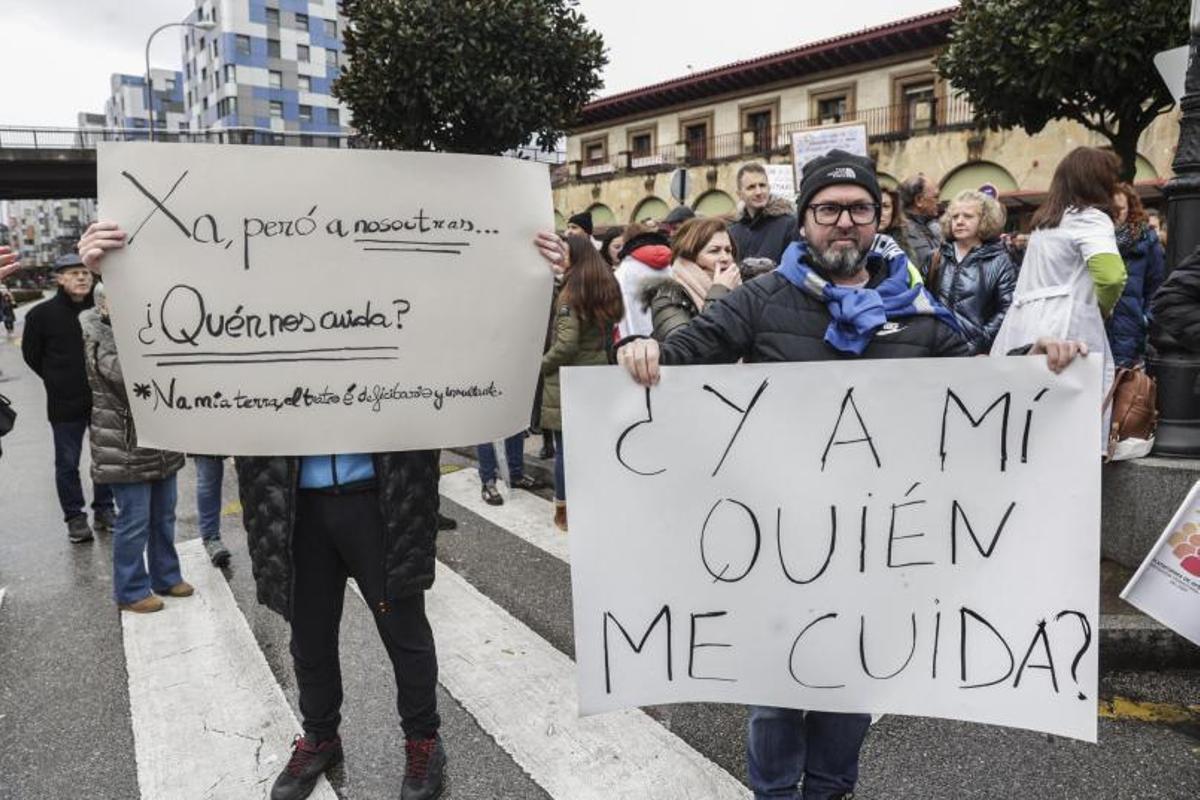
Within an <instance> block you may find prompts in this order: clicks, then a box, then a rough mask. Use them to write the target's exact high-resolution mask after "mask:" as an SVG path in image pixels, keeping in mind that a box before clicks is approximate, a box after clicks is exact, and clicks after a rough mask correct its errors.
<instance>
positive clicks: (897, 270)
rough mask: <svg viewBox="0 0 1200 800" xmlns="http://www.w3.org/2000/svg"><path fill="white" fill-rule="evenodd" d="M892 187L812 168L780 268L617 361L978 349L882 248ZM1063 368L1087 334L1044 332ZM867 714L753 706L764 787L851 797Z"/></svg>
mask: <svg viewBox="0 0 1200 800" xmlns="http://www.w3.org/2000/svg"><path fill="white" fill-rule="evenodd" d="M879 205H880V189H879V183H878V181H877V180H876V177H875V169H874V167H873V166H872V164H871V162H870V161H869V160H867V159H865V158H862V157H860V156H855V155H852V154H850V153H847V152H844V151H841V150H832V151H830V152H829V153H827V154H825V155H824V156H820V157H818V158H816V159H814V160H813V161H812V162H810V163H809V164H808V166H807V167H806V168H805V170H804V178H803V180H802V182H801V186H800V195H799V203H798V208H799V212H800V214H801V219H802V220H803V224H804V237H803V240H802V241H799V242H795V243H793V244H791V245H790V246H789V247H788V249H787V250H786V251H785V253H784V255H783V263H782V265H781V266H780V267H779V269H777V270H775V271H774V272H771V273H769V274H767V275H763V276H762V277H759V278H757V279H755V280H753V281H749V282H747V283H745V284H743V285H742V286H740V287H738V288H737V289H734V290H733V291H731V292H730V293H729V294H728V295H726V296H725V297H724V298H722V299H720V300H718V301H717V302H716V303H714V304H713V305H712V306H711V307H710V308H709V309H708V310H707V311H706V312H705V313H703V314H701V315H699V316H697V317H695V318H694V319H693V320H692V321H691V323H690V324H688V325H686V326H684V327H681V328H678V329H677V330H675V332H674V333H672V334H671V335H670V336H668V337H667V339H666V341H664V342H661V343H659V342H657V341H655V340H654V339H648V338H635V339H631V340H626V341H622V342H620V343H618V350H617V360H618V362H619V363H620V364H622V365H623V366H624V367H625V368H626V369H627V370H628V371H629V372H630V374H631V375H632V376H633V377H634V379H635V380H636V381H637V382H638V383H639V384H642V385H645V386H651V385H653V384H655V383H657V382H658V380H659V376H660V372H659V369H660V365H676V364H719V363H733V362H736V361H738V360H739V359H741V360H744V361H746V362H770V361H830V360H845V359H853V358H859V357H862V358H912V357H919V356H966V355H969V354H970V348H969V346H968V345H967V342H966V340H965V339H963V338H962V336H961V334H960V333H959V328H958V323H957V322H956V320H955V319H954V317H953V315H952V314H950V312H949V311H947V310H946V309H945V308H943V307H942V306H941V305H940V304H939V303H937V301H936V300H934V298H933V297H932V295H930V294H929V292H928V291H927V290H926V289H925V288H924V286H922V285H920V284H917V285H915V286H911V285H910V274H909V263H908V259H907V257H905V255H904V253H903V252H902V251H901V250H900V248H899V247H897V246H896V245H895V244H894V243H893V244H890V245H888V246H886V247H885V248H884V249H882V250H879V249H876V250H872V245H873V242H874V240H875V235H876V233H877V231H878V224H879ZM1025 351H1026V352H1030V353H1039V354H1040V353H1045V354H1046V356H1047V362H1048V365H1049V367H1050V368H1051V369H1053V370H1055V371H1059V370H1061V369H1063V368H1065V367H1066V365H1067V364H1068V363H1070V361H1071V360H1072V359H1073V358H1074V357H1075V355H1076V354H1079V353H1084V352H1086V347H1085V346H1084V345H1082V344H1081V343H1077V342H1063V341H1057V340H1050V339H1043V340H1039V341H1038V342H1036V343H1034V344H1033V345H1032V346H1028V347H1027V348H1025ZM870 722H871V718H870V716H869V715H867V714H840V713H831V712H822V711H810V712H808V713H807V714H806V713H805V712H804V711H801V710H798V709H788V708H771V707H762V706H759V707H752V708H751V710H750V724H749V731H748V734H747V750H748V760H749V775H750V784H751V787H752V788H753V789H754V792H755V797H756V798H779V797H782V798H798V797H799V796H800V795H798V793H797V785H798V784H800V783H801V782H803V785H804V788H803V791H804V795H803V796H804V798H806V800H818V799H819V800H832V798H844V797H848V796H849V795H850V793H852V792H853V790H854V785H855V782H856V781H857V779H858V760H859V751H860V750H861V748H862V743H863V740H864V738H865V737H866V733H867V729H868V727H869V726H870Z"/></svg>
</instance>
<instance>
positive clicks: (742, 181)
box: [729, 162, 798, 264]
mask: <svg viewBox="0 0 1200 800" xmlns="http://www.w3.org/2000/svg"><path fill="white" fill-rule="evenodd" d="M737 196H738V200H739V201H741V205H742V211H741V214H740V215H739V216H738V218H737V221H736V222H734V223H733V225H731V226H730V227H729V235H730V236H732V237H733V241H734V243H735V244H736V245H737V251H738V253H739V254H740V256H739V257H740V258H769V259H771V260H772V261H773V262H775V263H776V264H778V263H779V260H780V258H782V256H783V251H784V250H786V249H787V246H788V245H789V244H791V243H792V242H793V241H795V240H796V236H797V234H798V230H797V227H796V209H795V207H794V206H793V205H792V203H791V201H790V200H788V199H787V198H784V197H773V196H772V195H771V181H770V179H769V178H768V177H767V170H766V168H765V167H763V165H762V164H759V163H757V162H752V163H749V164H743V165H742V167H741V168H740V169H738V171H737Z"/></svg>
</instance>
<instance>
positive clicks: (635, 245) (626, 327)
mask: <svg viewBox="0 0 1200 800" xmlns="http://www.w3.org/2000/svg"><path fill="white" fill-rule="evenodd" d="M620 257H621V263H620V265H619V266H618V267H617V270H616V272H615V273H614V275H616V278H617V283H619V284H621V296H622V299H623V300H624V302H625V316H623V317H622V318H621V321H620V322H619V323H618V324H617V329H618V331H619V338H622V339H623V338H625V337H626V336H649V335H650V334H651V333H652V332H653V331H654V321H653V320H652V319H651V316H650V311H649V310H648V309H646V308H645V307H643V305H642V303H641V302H640V300H639V295H640V293H641V291H642V284H643V283H644V282H645V281H646V279H647V278H656V277H663V276H665V275H667V274H668V272H669V270H668V267H670V266H671V240H670V239H669V238H667V235H666V234H665V233H662V232H660V231H656V230H652V229H651V228H648V227H646V226H645V225H641V224H638V223H634V224H632V225H630V226H629V227H628V228H626V229H625V246H624V247H622V248H621V253H620Z"/></svg>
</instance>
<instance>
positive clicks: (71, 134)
mask: <svg viewBox="0 0 1200 800" xmlns="http://www.w3.org/2000/svg"><path fill="white" fill-rule="evenodd" d="M149 137H150V133H149V130H148V129H147V128H82V129H76V128H16V127H0V148H13V149H18V148H19V149H45V150H92V149H94V148H95V147H96V144H97V143H98V142H145V141H148V140H149ZM154 141H156V142H185V143H198V144H256V145H275V146H291V147H296V146H300V147H334V148H356V149H366V148H371V147H373V145H372V144H371V143H370V142H368V141H367V140H366V139H364V138H363V137H361V136H358V135H356V134H346V133H322V132H319V131H273V130H269V129H266V128H223V129H209V130H202V131H166V130H162V129H156V130H155V131H154ZM506 155H509V156H512V157H514V158H519V159H522V160H525V161H538V162H542V163H547V164H552V165H553V164H562V163H564V162H565V161H566V153H565V152H563V151H550V152H546V151H543V150H538V149H537V148H536V147H522V148H518V149H517V150H514V151H511V152H509V153H506Z"/></svg>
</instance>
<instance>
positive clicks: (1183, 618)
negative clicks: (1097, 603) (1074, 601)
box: [1121, 483, 1200, 645]
mask: <svg viewBox="0 0 1200 800" xmlns="http://www.w3.org/2000/svg"><path fill="white" fill-rule="evenodd" d="M1121 597H1122V598H1123V599H1125V600H1127V601H1128V602H1130V603H1132V604H1133V605H1135V606H1137V607H1138V608H1140V609H1141V610H1142V611H1144V612H1146V613H1147V614H1149V615H1150V616H1152V617H1154V618H1155V619H1156V620H1158V621H1159V622H1161V623H1162V624H1164V625H1166V626H1167V627H1168V628H1170V629H1172V630H1173V631H1175V632H1176V633H1178V634H1179V635H1180V636H1183V637H1184V638H1186V639H1188V640H1189V641H1191V642H1193V643H1195V644H1197V645H1200V483H1197V484H1196V485H1195V486H1193V487H1192V490H1191V491H1190V492H1188V496H1187V498H1186V499H1185V500H1184V501H1183V505H1181V506H1180V507H1179V510H1178V511H1176V512H1175V516H1174V517H1172V518H1171V522H1170V524H1168V525H1167V527H1166V529H1165V530H1164V531H1163V532H1162V536H1160V537H1159V539H1158V542H1157V543H1156V544H1155V545H1154V548H1153V549H1152V550H1151V551H1150V554H1149V555H1147V556H1146V560H1145V561H1143V562H1142V565H1141V566H1140V567H1139V568H1138V571H1137V572H1136V573H1134V576H1133V577H1132V578H1131V579H1130V580H1129V585H1128V586H1126V587H1125V589H1124V590H1123V591H1122V592H1121Z"/></svg>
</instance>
